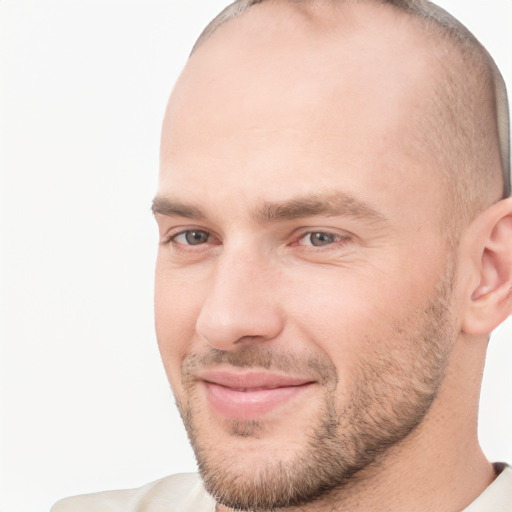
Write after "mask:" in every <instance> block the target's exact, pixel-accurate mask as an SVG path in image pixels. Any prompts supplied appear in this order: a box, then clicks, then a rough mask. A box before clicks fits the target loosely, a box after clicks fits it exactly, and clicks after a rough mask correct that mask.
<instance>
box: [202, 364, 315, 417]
mask: <svg viewBox="0 0 512 512" xmlns="http://www.w3.org/2000/svg"><path fill="white" fill-rule="evenodd" d="M200 382H201V384H202V385H203V387H204V391H205V395H206V400H207V402H208V404H209V405H210V407H211V409H212V410H213V411H214V412H215V413H216V414H217V415H219V416H221V417H223V418H226V419H240V420H250V419H257V418H260V417H261V416H264V415H266V414H268V413H270V412H271V411H273V410H275V409H278V408H280V407H282V406H284V405H285V404H287V403H288V402H289V401H291V400H293V399H296V398H297V397H298V396H299V395H302V394H303V393H305V392H306V391H308V390H309V389H310V388H311V387H312V386H313V385H314V384H315V381H313V380H310V379H306V378H300V377H292V376H287V375H279V374H272V373H266V372H243V373H239V372H234V371H228V370H211V371H205V372H203V373H202V374H201V375H200Z"/></svg>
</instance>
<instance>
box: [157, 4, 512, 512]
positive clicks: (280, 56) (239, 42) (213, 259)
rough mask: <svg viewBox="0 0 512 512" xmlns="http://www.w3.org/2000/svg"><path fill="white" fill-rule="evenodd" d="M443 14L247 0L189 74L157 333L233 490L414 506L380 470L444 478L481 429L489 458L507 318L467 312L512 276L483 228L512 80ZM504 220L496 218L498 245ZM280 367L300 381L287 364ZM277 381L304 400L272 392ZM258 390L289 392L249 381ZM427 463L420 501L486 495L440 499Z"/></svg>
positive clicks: (496, 183)
mask: <svg viewBox="0 0 512 512" xmlns="http://www.w3.org/2000/svg"><path fill="white" fill-rule="evenodd" d="M443 13H444V11H440V10H438V9H437V8H435V7H434V6H432V5H431V4H430V3H427V2H414V3H413V2H412V1H411V2H405V1H404V2H400V3H399V2H384V1H377V0H359V1H351V0H303V1H301V0H294V1H293V0H261V1H238V2H235V3H234V4H232V6H230V7H229V8H228V9H227V10H226V11H225V12H224V13H223V14H221V15H220V17H219V18H217V19H216V20H215V21H214V22H213V23H212V25H210V26H209V27H208V28H207V29H206V31H205V33H204V34H203V35H202V36H201V37H200V39H199V41H198V43H197V44H196V46H195V48H194V51H193V53H192V55H191V57H190V59H189V60H188V63H187V65H186V67H185V69H184V71H183V73H182V74H181V76H180V78H179V80H178V82H177V84H176V87H175V88H174V90H173V93H172V95H171V98H170V100H169V104H168V107H167V111H166V116H165V119H164V124H163V130H162V146H161V165H160V179H159V189H158V196H157V199H156V200H155V202H154V212H155V214H156V217H157V222H158V224H159V230H160V233H161V245H160V249H159V258H158V263H157V279H156V286H155V311H156V318H157V337H158V340H159V345H160V350H161V352H162V357H163V360H164V364H165V366H166V372H167V375H168V377H169V381H170V383H171V387H172V388H173V391H174V394H175V396H176V399H177V402H178V403H179V407H180V412H181V414H182V417H183V419H184V422H185V425H186V428H187V432H188V434H189V438H190V440H191V442H192V445H193V448H194V451H195V453H196V456H197V459H198V467H199V469H200V473H201V475H202V478H203V481H204V483H205V485H206V488H207V490H208V491H209V492H210V494H211V495H212V496H214V498H215V499H216V500H217V501H218V502H219V503H220V504H222V505H225V506H227V507H230V508H234V509H237V510H252V511H257V510H261V511H267V510H278V509H280V508H281V507H294V508H291V509H290V510H296V511H298V510H306V509H307V510H324V509H325V508H327V509H329V510H330V509H331V508H332V510H340V511H341V510H402V509H403V510H408V509H410V507H408V508H405V507H394V506H392V504H391V505H390V506H387V507H381V505H380V498H381V497H382V495H383V494H384V495H385V494H386V493H388V495H389V496H391V495H393V496H394V495H395V493H392V492H388V491H389V489H390V487H388V486H387V485H385V482H386V480H385V479H384V480H382V479H381V478H382V477H384V478H385V476H386V475H391V474H395V475H402V477H404V476H405V477H408V476H409V475H411V478H412V474H413V473H415V471H416V468H417V467H420V468H424V469H426V468H428V474H429V475H432V476H433V477H435V478H436V479H437V478H438V477H439V474H438V461H439V460H443V459H444V458H445V457H447V456H450V457H451V456H452V455H453V457H452V460H453V461H456V460H459V459H460V457H459V455H460V454H461V453H466V451H467V450H466V448H467V446H468V445H469V443H468V442H466V441H468V440H469V441H470V443H471V444H472V445H473V446H474V447H475V451H474V452H473V454H474V457H473V458H474V459H478V460H481V457H483V455H481V453H480V452H479V449H478V448H477V443H476V414H477V411H476V404H477V400H476V398H475V397H477V395H478V386H479V382H478V375H480V374H481V365H483V359H484V349H483V347H484V345H485V342H486V339H484V337H485V336H486V335H487V333H488V332H490V330H492V329H493V328H494V325H496V322H494V323H489V324H487V325H488V326H490V329H487V325H486V326H484V328H485V329H486V330H485V331H484V332H483V335H482V331H477V329H482V327H481V324H480V323H478V322H480V320H481V314H480V312H481V309H478V311H477V313H478V314H477V313H475V314H474V317H475V318H476V320H475V324H474V325H476V327H475V328H473V332H471V331H470V330H469V329H470V328H471V324H470V323H469V321H468V320H467V319H468V318H470V319H471V318H472V317H471V315H472V314H473V312H474V311H475V309H471V308H472V306H473V305H474V303H475V301H477V300H478V297H480V296H482V294H483V293H486V294H487V296H488V295H492V296H495V297H498V294H497V293H494V289H493V288H492V287H493V286H494V287H496V283H504V284H503V288H505V286H506V284H507V283H506V280H507V279H508V276H509V275H510V274H509V273H507V271H501V270H500V269H503V268H505V267H507V264H506V263H503V264H502V265H501V264H500V261H503V260H500V258H499V257H498V256H497V252H496V251H495V252H494V253H492V254H494V256H491V255H490V254H491V252H490V249H489V250H487V251H486V249H485V248H482V247H484V244H485V243H486V242H485V241H487V240H488V239H489V238H488V233H489V232H490V230H491V220H494V219H496V217H497V215H498V214H499V213H502V212H503V211H504V210H505V209H506V208H508V207H509V208H510V209H511V210H512V206H511V205H510V203H511V201H510V200H506V201H500V198H502V197H503V195H505V194H508V193H509V184H508V183H507V181H506V180H504V176H505V172H504V167H505V165H508V155H507V149H506V148H507V145H506V144H500V141H501V140H502V139H503V140H505V139H506V138H507V137H508V135H505V136H504V135H503V134H504V133H505V134H506V130H505V132H504V131H503V129H502V128H500V127H501V126H502V121H503V119H506V113H505V112H503V111H502V110H500V108H499V105H500V104H501V105H502V107H503V105H504V103H503V101H504V100H503V98H504V89H500V85H499V84H500V83H501V82H500V80H501V78H500V76H499V73H498V72H497V70H496V68H495V65H494V63H493V62H492V59H491V58H490V57H489V55H488V54H487V52H486V51H485V50H484V49H483V48H482V47H481V46H480V44H479V43H478V42H477V41H476V40H475V38H474V37H473V36H472V35H471V34H470V33H469V32H468V31H467V30H466V29H464V28H463V27H461V26H460V24H458V22H456V21H455V20H453V19H452V18H451V17H449V16H448V15H446V16H445V15H444V14H443ZM499 91H501V92H499ZM500 98H501V99H500ZM503 116H505V117H503ZM481 210H484V211H483V212H481V213H480V215H477V213H478V212H480V211H481ZM496 211H497V212H496ZM507 211H508V210H507ZM490 217H491V220H489V218H490ZM482 219H483V220H482ZM484 222H485V225H484V226H482V224H483V223H484ZM503 224H504V225H505V227H503V226H501V227H502V229H500V230H497V231H496V233H495V236H494V237H493V239H494V238H496V237H497V236H498V235H499V234H500V233H502V236H501V239H502V240H504V242H503V245H504V246H505V245H506V242H505V240H510V239H511V238H510V236H509V235H510V231H507V226H509V227H510V223H508V224H507V222H506V221H503ZM494 225H496V223H495V224H494ZM510 230H512V227H510ZM475 233H476V234H475ZM477 235H478V236H477ZM498 238H499V237H498ZM499 247H500V246H499V245H498V248H499ZM506 252H507V247H504V249H503V252H502V253H500V254H504V253H506ZM508 253H510V251H509V250H508ZM482 254H484V256H482ZM505 258H506V257H505V256H504V257H503V259H505ZM479 259H481V260H482V261H483V263H482V264H481V265H479ZM493 262H497V263H493ZM492 265H495V267H498V266H499V268H498V269H497V271H496V268H494V267H491V266H492ZM508 266H509V265H508ZM482 268H484V270H481V269H482ZM499 275H503V276H504V277H503V278H502V280H501V281H500V280H499V277H497V276H499ZM489 287H491V288H490V289H491V291H489ZM484 297H485V295H484ZM482 301H484V299H482ZM503 302H504V301H503ZM488 303H489V302H488V301H485V304H488ZM475 308H476V306H475ZM501 311H503V312H504V313H508V310H505V309H504V308H503V309H501V310H500V312H501ZM496 317H497V315H496ZM467 326H469V327H467ZM466 330H467V332H466ZM468 341H469V342H468ZM476 341H479V342H481V343H479V344H477V343H476ZM477 351H478V352H477ZM477 364H478V365H480V366H477ZM318 368H322V369H327V373H326V374H325V376H324V373H323V372H318V371H317V369H318ZM208 372H210V373H208ZM215 372H217V373H215ZM255 372H256V373H255ZM257 372H260V373H257ZM219 375H220V376H221V377H219ZM226 375H227V376H228V378H225V377H226ZM269 375H271V376H272V377H271V379H270V380H269ZM283 375H287V376H290V375H293V376H294V378H295V377H297V378H298V379H299V380H294V381H293V382H294V383H297V382H298V383H300V384H299V385H298V386H295V385H294V386H290V385H289V384H290V382H289V381H287V382H284V384H286V385H280V383H283ZM255 376H257V378H258V379H259V380H254V377H255ZM287 378H288V377H287ZM272 379H273V380H272ZM276 382H277V387H276ZM262 383H263V384H264V385H262ZM226 388H229V389H228V390H226ZM282 388H286V389H288V388H290V390H289V391H290V392H293V393H297V395H293V396H296V397H297V400H296V401H294V398H293V397H291V398H290V400H289V401H286V402H285V400H284V398H283V400H281V399H280V398H279V400H281V401H280V402H279V404H277V400H278V399H277V398H275V397H276V396H278V395H276V394H272V393H281V392H282V391H283V389H282ZM291 388H293V389H291ZM295 388H297V389H295ZM298 388H300V389H298ZM271 389H272V390H274V389H278V391H276V392H274V391H271ZM260 392H263V393H264V394H265V395H264V396H271V397H274V398H275V400H276V402H272V403H270V401H269V400H270V398H269V399H268V400H267V399H266V398H264V399H263V398H262V399H261V402H259V401H258V402H256V401H255V402H252V400H253V399H255V400H260V398H261V396H263V395H254V394H251V393H260ZM223 393H224V394H223ZM226 393H227V394H226ZM286 393H288V391H286ZM299 393H300V394H299ZM302 393H303V394H302ZM279 396H281V395H279ZM286 396H288V395H286ZM290 396H291V395H290ZM299 396H300V397H302V398H301V399H300V400H299V398H298V397H299ZM257 397H260V398H257ZM274 398H272V400H274ZM265 400H266V402H265ZM286 400H288V398H286ZM256 403H257V404H261V403H265V404H266V405H265V407H266V406H267V405H268V408H267V409H265V410H263V409H262V408H259V409H258V407H259V405H258V407H256V405H254V404H256ZM274 403H276V404H277V405H275V407H274ZM467 404H472V405H470V406H467V407H466V405H467ZM454 411H456V412H455V413H454ZM466 425H468V426H469V428H470V429H471V432H469V428H468V430H464V429H466ZM461 431H465V432H466V435H465V437H462V438H461V436H460V432H461ZM452 432H453V436H452V434H451V433H452ZM443 440H444V442H445V443H446V444H445V445H442V444H439V443H440V442H442V441H443ZM456 444H458V446H459V447H460V450H461V451H460V452H459V451H458V449H456V448H455V446H456ZM433 449H437V450H439V451H438V452H436V453H433ZM464 457H466V455H464ZM460 466H461V467H462V466H464V467H466V464H460ZM481 466H482V468H483V469H482V473H483V472H484V471H485V472H486V473H487V471H488V470H489V466H488V463H486V462H485V464H484V463H483V462H482V464H481ZM397 467H401V468H402V470H403V471H402V473H400V471H398V472H396V471H395V469H396V468H397ZM467 467H468V468H470V467H471V465H467ZM446 468H449V474H450V475H451V474H452V472H453V469H452V468H453V464H452V463H451V462H450V463H447V465H446ZM491 470H492V468H491ZM426 473H427V471H426V470H425V474H426ZM414 478H415V480H414V482H412V484H411V486H410V487H414V488H415V489H417V490H418V492H417V494H416V498H418V499H423V500H424V499H428V500H429V501H428V503H427V502H425V503H424V505H423V506H421V505H419V504H417V500H416V498H413V497H412V495H411V497H410V499H408V501H409V502H410V503H414V504H415V506H416V508H417V509H418V510H434V509H435V510H440V509H442V508H443V509H444V508H446V509H447V510H448V509H450V510H452V509H453V510H462V508H464V506H465V504H467V503H469V501H470V499H469V498H470V497H469V496H466V498H467V499H466V501H465V502H462V500H460V502H459V503H454V504H453V507H452V506H447V505H445V504H444V496H443V495H439V494H438V493H437V489H438V488H439V485H441V484H443V485H444V484H445V481H446V478H439V482H438V483H436V484H435V485H433V487H432V489H433V491H432V492H424V489H423V487H422V485H417V484H418V482H422V484H423V483H424V479H423V478H420V477H419V476H418V475H417V474H416V477H414ZM482 480H483V479H482ZM460 481H462V478H461V479H460ZM375 484H377V487H375ZM378 484H380V485H381V487H380V491H379V487H378ZM399 484H400V485H398V486H397V488H398V487H400V488H401V489H402V488H404V489H405V487H402V486H403V482H402V481H400V482H399ZM413 484H414V485H413ZM438 484H439V485H438ZM471 488H472V489H473V490H472V491H471V493H473V491H474V489H475V487H474V486H473V485H472V486H471ZM468 489H469V486H468ZM382 491H384V493H383V494H382ZM468 494H469V491H468ZM474 494H475V497H476V492H475V493H474ZM396 495H397V496H399V495H400V492H398V493H396ZM432 497H434V498H435V499H436V500H438V503H434V502H433V501H432ZM441 502H443V504H442V505H441ZM331 504H332V505H333V506H332V507H330V505H331ZM219 510H222V511H224V510H226V509H225V508H222V506H221V507H220V508H219Z"/></svg>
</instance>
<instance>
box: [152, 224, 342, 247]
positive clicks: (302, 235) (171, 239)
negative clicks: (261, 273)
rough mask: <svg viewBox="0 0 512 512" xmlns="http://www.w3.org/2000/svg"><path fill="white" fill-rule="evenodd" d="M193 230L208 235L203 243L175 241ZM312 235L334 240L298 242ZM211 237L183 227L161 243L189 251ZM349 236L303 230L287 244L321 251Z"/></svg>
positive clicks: (205, 231) (208, 233)
mask: <svg viewBox="0 0 512 512" xmlns="http://www.w3.org/2000/svg"><path fill="white" fill-rule="evenodd" d="M194 232H196V233H204V234H206V235H207V236H208V239H207V240H206V241H205V242H204V243H198V244H188V243H181V242H178V241H177V239H178V237H180V236H186V235H187V234H189V233H194ZM312 235H325V236H327V237H328V238H333V239H334V240H333V241H331V242H328V243H326V244H325V245H314V244H313V243H310V244H304V243H300V242H301V241H302V240H304V239H305V238H306V237H308V236H309V237H311V236H312ZM212 238H214V235H212V234H211V233H210V232H209V231H207V230H205V229H199V228H198V229H194V228H189V229H184V230H181V231H179V232H176V233H173V234H170V235H168V236H167V237H166V238H165V239H164V240H163V241H162V244H163V245H169V244H172V245H173V246H174V247H175V248H176V249H178V250H182V251H190V250H194V249H191V248H193V247H195V246H196V245H197V246H204V245H206V244H207V243H209V242H211V239H212ZM350 238H351V237H350V236H349V235H342V234H339V233H333V232H331V231H327V230H326V231H322V230H314V231H313V230H311V231H305V232H302V233H300V235H299V236H298V237H295V238H294V239H293V241H292V242H291V243H290V244H289V245H290V246H295V247H296V246H299V247H302V248H303V249H304V250H308V251H321V250H326V249H325V248H329V247H332V246H336V247H339V244H344V243H346V242H348V241H349V240H350Z"/></svg>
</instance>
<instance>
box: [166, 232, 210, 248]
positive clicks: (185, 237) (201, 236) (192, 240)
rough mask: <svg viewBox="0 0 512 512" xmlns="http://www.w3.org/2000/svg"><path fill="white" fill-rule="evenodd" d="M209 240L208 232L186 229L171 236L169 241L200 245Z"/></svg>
mask: <svg viewBox="0 0 512 512" xmlns="http://www.w3.org/2000/svg"><path fill="white" fill-rule="evenodd" d="M209 241H210V233H208V231H202V230H200V229H188V230H187V231H182V232H181V233H178V234H177V235H174V236H173V237H172V238H171V242H174V243H178V244H183V245H201V244H205V243H207V242H209Z"/></svg>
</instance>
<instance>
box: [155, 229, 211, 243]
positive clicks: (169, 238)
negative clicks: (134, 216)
mask: <svg viewBox="0 0 512 512" xmlns="http://www.w3.org/2000/svg"><path fill="white" fill-rule="evenodd" d="M190 231H201V232H204V233H207V234H208V242H209V241H210V240H211V239H213V240H215V239H217V238H218V237H217V236H216V235H215V233H213V232H212V231H211V230H210V229H207V228H204V227H200V226H176V227H174V228H172V229H170V230H169V231H167V233H166V234H165V235H164V236H163V237H162V238H161V241H160V243H161V244H162V245H169V244H174V245H180V246H183V247H194V245H191V244H185V243H180V242H175V240H176V238H177V237H178V236H180V235H184V234H186V233H188V232H190ZM208 242H206V243H208ZM202 245H205V244H198V246H202Z"/></svg>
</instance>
